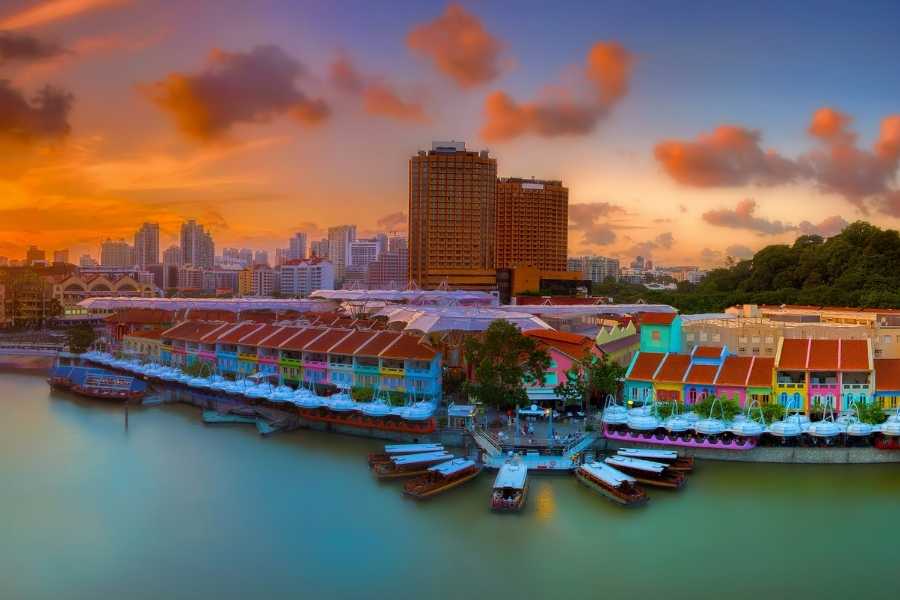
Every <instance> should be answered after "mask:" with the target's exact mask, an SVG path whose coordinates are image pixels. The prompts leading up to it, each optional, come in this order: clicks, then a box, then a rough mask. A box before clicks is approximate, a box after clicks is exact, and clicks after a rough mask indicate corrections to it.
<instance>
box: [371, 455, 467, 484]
mask: <svg viewBox="0 0 900 600" xmlns="http://www.w3.org/2000/svg"><path fill="white" fill-rule="evenodd" d="M452 459H453V455H452V454H449V453H448V452H446V451H444V450H439V451H437V452H420V453H417V454H403V455H400V456H393V457H391V460H390V461H389V462H384V463H376V464H375V465H374V466H373V467H372V471H373V472H374V473H375V475H376V477H378V478H379V479H392V478H396V477H415V476H417V475H424V474H425V473H427V472H428V468H429V467H433V466H434V465H436V464H438V463H442V462H447V461H448V460H452Z"/></svg>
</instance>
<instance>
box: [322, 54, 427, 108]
mask: <svg viewBox="0 0 900 600" xmlns="http://www.w3.org/2000/svg"><path fill="white" fill-rule="evenodd" d="M330 79H331V83H332V85H334V87H335V88H337V89H338V90H339V91H341V92H343V93H345V94H349V95H353V96H359V97H361V98H362V104H363V108H364V109H365V111H366V112H367V113H369V114H370V115H375V116H380V117H387V118H391V119H395V120H398V121H412V122H418V123H424V122H427V121H428V117H427V116H426V115H425V109H424V108H423V107H422V105H421V104H419V103H418V102H413V101H409V100H405V99H404V98H403V97H401V95H400V93H399V92H397V90H396V89H394V87H393V86H392V85H391V84H389V83H388V82H387V81H385V80H384V79H382V78H373V77H367V76H366V75H363V74H362V73H361V72H360V71H359V70H358V69H357V68H356V66H355V65H354V64H353V62H352V61H351V60H350V58H349V57H347V56H345V55H341V56H339V57H338V58H337V59H336V60H335V61H334V62H333V63H332V64H331V73H330Z"/></svg>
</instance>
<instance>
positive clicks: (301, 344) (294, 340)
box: [278, 327, 328, 352]
mask: <svg viewBox="0 0 900 600" xmlns="http://www.w3.org/2000/svg"><path fill="white" fill-rule="evenodd" d="M326 331H328V330H327V329H325V328H324V327H307V328H306V329H302V330H300V332H298V333H297V335H295V336H293V337H290V338H288V339H286V340H285V341H283V342H282V343H281V345H280V346H278V347H279V348H281V349H282V350H293V351H295V352H300V351H302V350H303V349H304V348H305V347H306V345H307V344H309V343H310V342H311V341H313V340H314V339H316V338H317V337H319V336H320V335H322V334H324V333H325V332H326Z"/></svg>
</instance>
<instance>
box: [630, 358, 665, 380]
mask: <svg viewBox="0 0 900 600" xmlns="http://www.w3.org/2000/svg"><path fill="white" fill-rule="evenodd" d="M664 356H665V354H662V353H660V352H639V353H638V355H637V359H635V361H634V366H632V367H631V372H630V373H629V374H628V379H635V380H640V381H652V380H653V374H654V373H656V369H657V368H659V363H660V362H662V359H663V357H664Z"/></svg>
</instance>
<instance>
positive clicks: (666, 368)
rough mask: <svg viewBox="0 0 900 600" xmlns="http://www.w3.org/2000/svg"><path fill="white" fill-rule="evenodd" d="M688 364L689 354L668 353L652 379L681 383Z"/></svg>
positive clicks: (689, 362) (689, 361)
mask: <svg viewBox="0 0 900 600" xmlns="http://www.w3.org/2000/svg"><path fill="white" fill-rule="evenodd" d="M690 364H691V355H690V354H669V355H668V356H666V360H665V362H663V364H662V366H661V367H660V368H659V371H657V373H656V377H654V380H655V381H659V382H662V383H676V382H677V383H681V382H682V381H684V373H685V371H687V368H688V365H690Z"/></svg>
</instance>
